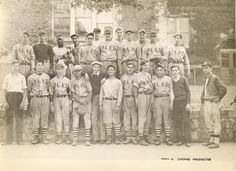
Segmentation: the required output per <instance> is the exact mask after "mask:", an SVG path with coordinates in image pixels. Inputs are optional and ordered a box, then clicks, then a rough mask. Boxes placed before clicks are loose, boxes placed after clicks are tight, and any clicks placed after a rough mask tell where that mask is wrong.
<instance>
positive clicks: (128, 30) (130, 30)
mask: <svg viewBox="0 0 236 171" xmlns="http://www.w3.org/2000/svg"><path fill="white" fill-rule="evenodd" d="M128 32H130V33H134V31H133V30H132V29H127V30H126V31H125V33H128Z"/></svg>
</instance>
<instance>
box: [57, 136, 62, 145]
mask: <svg viewBox="0 0 236 171" xmlns="http://www.w3.org/2000/svg"><path fill="white" fill-rule="evenodd" d="M61 143H62V137H61V135H58V136H57V140H56V144H61Z"/></svg>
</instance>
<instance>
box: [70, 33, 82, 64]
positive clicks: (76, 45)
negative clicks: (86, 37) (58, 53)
mask: <svg viewBox="0 0 236 171" xmlns="http://www.w3.org/2000/svg"><path fill="white" fill-rule="evenodd" d="M70 37H71V40H72V42H73V44H72V45H70V46H69V50H70V54H72V56H73V59H72V61H73V62H74V63H76V64H79V61H78V59H79V57H78V54H79V48H80V43H79V35H78V34H72V35H71V36H70Z"/></svg>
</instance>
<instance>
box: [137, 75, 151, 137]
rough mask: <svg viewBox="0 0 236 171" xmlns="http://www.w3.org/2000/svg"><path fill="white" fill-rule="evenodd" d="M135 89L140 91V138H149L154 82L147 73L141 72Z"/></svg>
mask: <svg viewBox="0 0 236 171" xmlns="http://www.w3.org/2000/svg"><path fill="white" fill-rule="evenodd" d="M133 85H134V87H136V88H137V90H138V99H137V100H138V132H139V136H140V137H143V135H145V136H147V135H148V133H149V127H150V123H151V119H152V115H151V110H150V109H151V99H152V80H151V75H150V74H149V73H147V72H144V71H140V72H138V73H137V75H136V79H135V81H134V84H133Z"/></svg>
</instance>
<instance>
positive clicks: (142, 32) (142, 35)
mask: <svg viewBox="0 0 236 171" xmlns="http://www.w3.org/2000/svg"><path fill="white" fill-rule="evenodd" d="M138 36H139V37H138V38H139V40H137V41H136V44H137V46H138V48H139V50H140V53H141V55H140V58H139V63H138V64H139V68H140V64H141V61H142V59H141V58H142V56H143V46H144V45H146V44H149V43H150V40H149V39H147V35H146V31H145V30H144V29H141V30H139V35H138Z"/></svg>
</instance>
